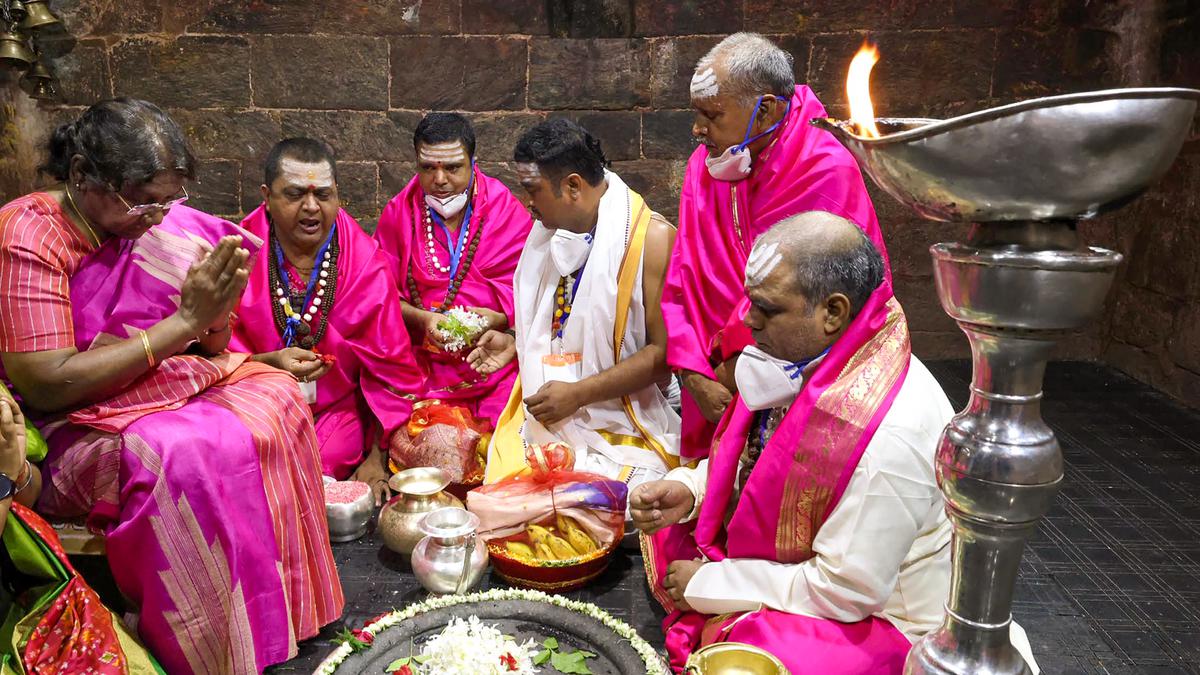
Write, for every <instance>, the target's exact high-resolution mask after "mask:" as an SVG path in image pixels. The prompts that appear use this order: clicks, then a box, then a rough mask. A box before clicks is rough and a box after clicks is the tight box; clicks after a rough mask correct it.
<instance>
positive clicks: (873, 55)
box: [846, 43, 879, 138]
mask: <svg viewBox="0 0 1200 675" xmlns="http://www.w3.org/2000/svg"><path fill="white" fill-rule="evenodd" d="M878 61H879V50H878V49H876V48H875V45H873V44H869V43H863V46H862V47H860V48H859V50H858V53H857V54H855V55H854V59H853V60H852V61H850V71H849V73H847V75H846V97H847V98H848V99H849V100H850V121H851V122H853V123H854V126H855V127H856V128H857V129H858V133H859V135H860V136H865V137H867V138H879V129H878V128H877V127H876V126H875V107H874V106H873V105H872V104H871V69H872V68H874V67H875V63H876V62H878Z"/></svg>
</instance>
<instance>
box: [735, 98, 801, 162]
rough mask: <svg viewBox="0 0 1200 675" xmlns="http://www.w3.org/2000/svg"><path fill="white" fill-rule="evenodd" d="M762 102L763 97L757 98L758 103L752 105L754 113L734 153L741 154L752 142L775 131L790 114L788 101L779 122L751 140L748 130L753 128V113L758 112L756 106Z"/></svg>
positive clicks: (790, 104) (789, 102)
mask: <svg viewBox="0 0 1200 675" xmlns="http://www.w3.org/2000/svg"><path fill="white" fill-rule="evenodd" d="M762 100H763V97H762V96H759V97H758V102H757V103H755V104H754V112H752V113H750V122H749V123H748V124H746V133H745V135H743V136H742V139H743V140H742V143H741V145H739V146H737V147H736V148H735V149H734V152H741V151H743V150H745V149H746V146H748V145H750V144H751V143H753V142H754V141H757V140H758V139H760V138H762V137H763V136H766V135H767V134H769V133H771V132H772V131H775V129H777V128H778V127H779V125H780V124H783V121H784V120H786V119H787V116H788V113H790V112H791V111H792V100H791V99H788V101H787V107H786V108H784V110H783V117H780V118H779V121H778V122H776V123H775V124H772V125H771V127H770V128H769V129H767V130H766V131H764V132H762V133H761V134H757V135H755V136H754V137H753V138H751V137H750V130H751V129H753V128H754V118H755V113H757V112H758V106H759V105H760V104H761V103H762Z"/></svg>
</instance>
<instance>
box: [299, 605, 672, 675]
mask: <svg viewBox="0 0 1200 675" xmlns="http://www.w3.org/2000/svg"><path fill="white" fill-rule="evenodd" d="M500 600H532V601H534V602H544V603H547V604H550V605H554V606H556V607H562V608H564V609H569V610H571V611H574V612H579V613H580V614H583V615H584V616H588V617H591V618H593V619H595V620H596V621H599V622H600V623H602V624H604V626H605V627H606V628H608V629H609V630H611V631H613V632H614V633H616V634H617V635H619V636H620V637H621V638H622V639H624V640H627V641H628V642H629V643H630V644H631V645H632V646H633V649H634V651H636V652H637V653H638V655H639V656H641V657H642V662H643V663H645V665H646V674H647V675H669V671H668V670H667V669H666V666H664V664H663V661H662V659H661V658H660V657H659V655H658V652H656V651H655V650H654V647H652V646H650V643H648V642H646V641H645V640H643V639H642V638H641V637H640V636H638V634H637V631H635V630H634V629H633V627H632V626H630V625H629V624H627V623H625V622H624V621H621V620H620V619H617V618H616V617H614V616H613V615H611V614H609V613H608V612H606V611H604V610H603V609H600V608H599V607H597V606H596V605H593V604H591V603H588V602H579V601H577V600H568V599H566V598H564V597H561V596H558V595H549V594H547V593H543V592H541V591H532V590H526V589H517V588H498V589H493V590H490V591H482V592H476V593H468V594H466V595H441V596H436V597H432V598H429V599H428V600H426V601H424V602H418V603H415V604H412V605H409V606H408V607H405V608H404V609H402V610H397V611H394V612H390V613H388V614H385V615H384V616H382V617H380V618H379V619H378V620H376V621H375V622H374V623H371V624H370V625H368V626H366V627H365V628H364V629H363V630H364V631H366V632H368V633H370V634H371V635H372V636H377V635H379V634H380V633H381V632H383V631H384V630H386V629H388V628H390V627H392V626H394V625H396V624H398V623H400V622H401V621H406V620H408V619H411V618H413V617H415V616H417V615H418V614H423V613H425V612H428V611H431V610H435V609H441V608H443V607H452V606H454V605H461V604H467V603H473V602H495V601H500ZM476 620H478V619H476ZM351 652H352V649H351V647H350V645H349V644H342V645H339V646H338V648H337V649H335V650H333V653H332V654H330V655H329V656H328V657H326V658H325V660H324V661H322V662H321V665H320V666H318V667H317V670H316V671H314V675H333V673H334V672H335V671H337V669H338V666H340V665H341V664H342V662H343V661H345V660H346V657H348V656H350V654H351Z"/></svg>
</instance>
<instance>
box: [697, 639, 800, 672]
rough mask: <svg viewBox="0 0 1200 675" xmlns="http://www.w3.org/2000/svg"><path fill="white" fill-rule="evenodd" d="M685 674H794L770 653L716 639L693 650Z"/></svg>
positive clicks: (738, 643)
mask: <svg viewBox="0 0 1200 675" xmlns="http://www.w3.org/2000/svg"><path fill="white" fill-rule="evenodd" d="M683 675H791V674H790V673H789V672H788V669H787V668H786V667H785V666H784V665H783V662H782V661H780V660H779V659H777V658H775V655H773V654H771V653H770V652H768V651H766V650H763V649H759V648H758V647H755V646H753V645H748V644H743V643H741V642H714V643H713V644H711V645H708V646H707V647H702V648H700V649H697V650H696V651H694V652H692V655H691V656H689V657H688V660H687V664H686V665H685V666H684V667H683Z"/></svg>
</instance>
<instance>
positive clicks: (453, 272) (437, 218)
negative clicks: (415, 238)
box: [429, 174, 475, 280]
mask: <svg viewBox="0 0 1200 675" xmlns="http://www.w3.org/2000/svg"><path fill="white" fill-rule="evenodd" d="M474 184H475V176H474V174H472V176H471V182H470V183H469V184H468V185H467V194H470V198H469V200H468V201H467V210H466V212H465V213H463V219H462V224H461V225H459V226H458V243H457V244H455V245H454V246H453V247H451V246H450V228H448V227H446V221H445V220H443V219H442V216H441V215H439V214H438V212H437V211H434V210H433V209H429V217H430V218H432V219H433V222H435V223H437V225H438V227H440V228H442V234H444V235H446V249H447V250H449V251H450V279H451V280H453V279H455V278H457V277H458V266H459V264H460V263H462V254H463V249H464V248H466V246H467V231H468V230H470V229H471V211H472V210H473V209H474V208H475V199H474V196H475V195H473V194H471V187H472V186H473V185H474Z"/></svg>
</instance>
